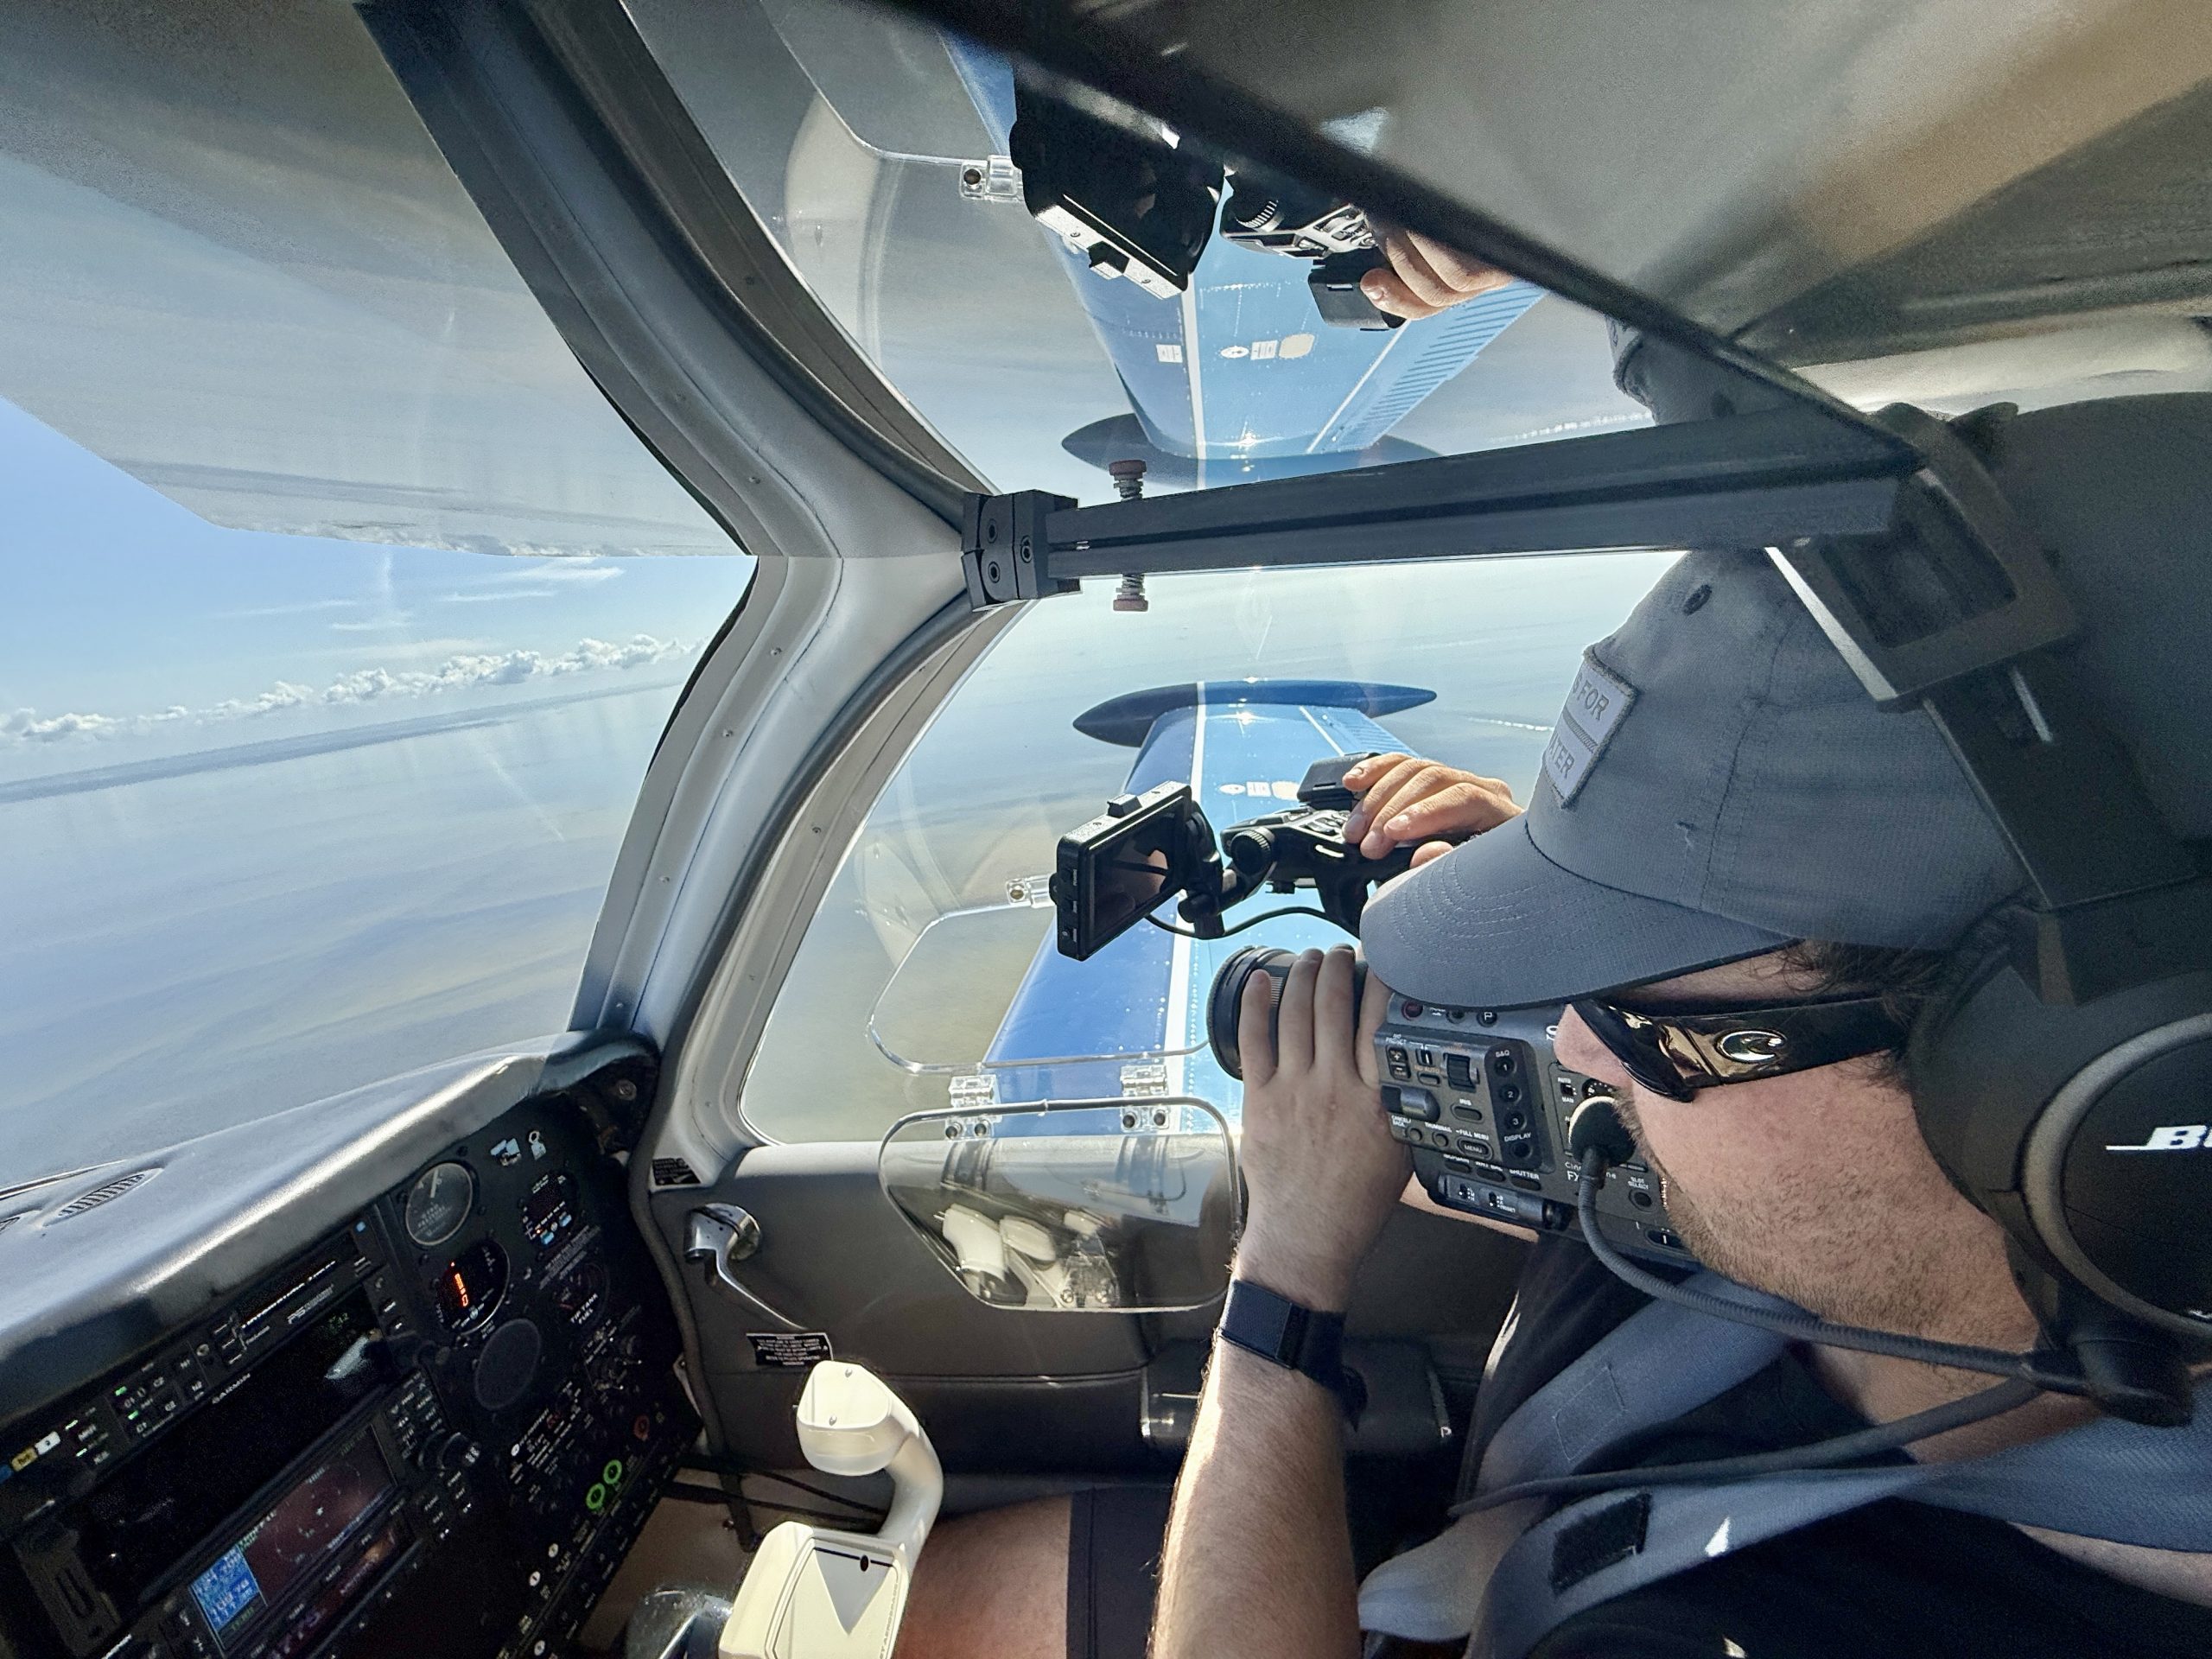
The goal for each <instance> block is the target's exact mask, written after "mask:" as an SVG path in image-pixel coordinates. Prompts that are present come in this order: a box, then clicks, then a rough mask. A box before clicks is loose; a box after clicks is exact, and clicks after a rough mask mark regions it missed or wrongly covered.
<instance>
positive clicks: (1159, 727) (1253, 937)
mask: <svg viewBox="0 0 2212 1659" xmlns="http://www.w3.org/2000/svg"><path fill="white" fill-rule="evenodd" d="M1670 557H1671V555H1668V554H1659V553H1650V554H1620V555H1609V556H1594V557H1587V558H1583V559H1580V560H1577V561H1575V562H1574V563H1573V564H1571V565H1569V566H1567V567H1562V566H1561V564H1560V562H1559V561H1558V560H1556V559H1554V560H1545V561H1539V560H1524V561H1492V562H1473V561H1470V562H1465V563H1446V564H1433V565H1422V566H1418V567H1408V566H1377V567H1369V568H1364V569H1332V570H1280V569H1278V570H1264V571H1263V570H1254V571H1249V572H1237V573H1235V574H1228V575H1197V576H1183V577H1176V578H1172V579H1168V578H1154V580H1153V581H1152V582H1150V583H1149V584H1148V585H1147V594H1146V601H1145V602H1146V605H1147V608H1146V609H1144V610H1142V611H1134V612H1133V611H1128V610H1126V609H1117V608H1116V603H1115V601H1116V586H1115V584H1114V583H1111V582H1094V583H1091V584H1090V585H1089V586H1087V587H1086V588H1085V589H1084V591H1083V592H1082V593H1081V594H1072V595H1067V596H1063V597H1059V598H1055V599H1051V600H1046V601H1042V602H1040V603H1039V604H1038V605H1037V606H1035V607H1033V609H1031V610H1030V611H1029V612H1028V613H1027V614H1026V615H1024V616H1023V617H1022V618H1021V620H1020V622H1019V623H1017V624H1016V625H1015V626H1014V627H1013V628H1012V629H1011V630H1009V631H1008V632H1007V633H1006V634H1005V635H1004V636H1003V637H1002V638H1001V639H1000V640H999V641H998V642H997V644H996V645H995V646H994V647H993V648H992V650H991V652H990V653H989V654H988V656H987V657H985V658H983V660H982V662H981V663H980V664H978V665H977V666H976V668H975V670H974V671H972V672H971V673H970V674H969V677H968V679H967V680H966V681H965V682H964V683H963V685H962V686H961V687H960V689H959V690H958V691H957V693H956V694H955V695H954V696H953V697H952V698H951V699H950V702H947V703H946V705H945V706H944V709H942V710H941V711H940V712H939V714H938V717H937V719H936V721H934V723H933V724H932V725H931V728H930V729H929V731H928V732H927V734H925V736H924V737H923V739H922V741H920V742H919V743H918V745H917V746H916V747H915V748H914V751H913V753H912V754H911V755H910V756H909V757H908V758H907V760H906V763H905V764H904V765H903V766H901V767H900V769H899V772H898V773H897V774H896V775H895V776H894V777H893V779H892V782H891V784H890V786H889V787H888V788H887V790H886V791H885V792H884V794H883V796H882V798H881V799H880V800H879V801H878V802H877V804H876V805H875V807H874V810H873V811H872V812H871V813H870V815H869V817H868V820H867V823H865V825H864V826H863V827H862V829H861V833H860V835H859V836H858V838H857V839H856V840H855V842H854V844H853V846H852V848H851V849H850V850H849V852H848V854H847V855H846V857H845V860H844V862H843V864H842V866H841V868H839V870H838V873H837V875H836V880H834V882H833V883H832V885H831V887H830V889H829V894H828V896H827V898H826V899H824V901H823V906H822V907H821V909H820V911H819V912H817V914H816V916H815V918H814V921H813V923H812V925H810V928H809V930H808V931H807V934H806V938H805V939H804V943H803V944H801V946H800V949H799V952H798V957H797V958H796V959H795V961H794V963H793V964H792V968H791V974H790V976H789V978H788V979H787V980H786V981H785V985H784V988H783V991H782V993H781V995H780V996H779V1000H778V1001H777V1003H776V1005H775V1007H774V1010H773V1012H772V1015H771V1017H770V1020H769V1024H768V1028H767V1031H766V1036H765V1038H764V1039H763V1042H762V1044H761V1046H760V1051H759V1052H758V1054H757V1055H756V1057H755V1058H754V1060H753V1065H752V1069H751V1071H750V1073H749V1074H748V1076H747V1079H746V1082H745V1084H744V1090H743V1097H742V1100H741V1103H740V1105H741V1109H742V1112H743V1115H744V1116H745V1119H746V1121H747V1123H748V1124H749V1125H750V1126H751V1128H752V1129H753V1131H754V1132H755V1133H756V1134H758V1135H764V1136H766V1137H768V1138H770V1139H774V1140H800V1141H816V1140H874V1139H875V1138H877V1137H879V1136H880V1135H882V1134H883V1132H884V1131H885V1130H886V1129H887V1128H888V1127H889V1126H890V1125H891V1124H892V1123H893V1122H895V1121H896V1120H897V1119H898V1118H899V1117H900V1116H903V1115H905V1114H906V1113H908V1112H912V1111H920V1110H930V1109H942V1108H944V1106H946V1105H947V1104H948V1103H963V1102H977V1101H980V1100H988V1099H990V1098H994V1097H995V1098H996V1099H998V1100H1000V1101H1001V1102H1002V1103H1010V1102H1013V1101H1015V1100H1020V1099H1036V1098H1044V1097H1048V1096H1050V1097H1060V1098H1065V1097H1072V1096H1078V1095H1079V1096H1084V1097H1096V1096H1100V1095H1116V1094H1119V1093H1120V1092H1122V1090H1125V1089H1126V1090H1128V1091H1130V1092H1145V1091H1147V1090H1149V1091H1154V1092H1160V1093H1166V1094H1170V1095H1175V1094H1185V1093H1187V1094H1191V1095H1195V1096H1198V1097H1200V1098H1202V1099H1207V1100H1211V1101H1212V1102H1213V1103H1216V1104H1217V1105H1218V1106H1220V1107H1222V1108H1223V1109H1224V1110H1225V1111H1228V1112H1230V1114H1231V1115H1232V1116H1233V1115H1234V1113H1235V1110H1236V1103H1237V1095H1236V1089H1235V1086H1234V1085H1233V1084H1230V1082H1229V1080H1228V1079H1227V1078H1226V1077H1224V1076H1223V1075H1222V1073H1221V1071H1220V1070H1219V1068H1218V1067H1217V1066H1216V1065H1214V1062H1213V1060H1212V1057H1211V1055H1210V1054H1209V1053H1206V1052H1205V1051H1204V1045H1205V1027H1204V1023H1203V1017H1202V1014H1200V1012H1199V1010H1200V1006H1201V1004H1200V1001H1199V1000H1200V999H1202V998H1203V997H1204V995H1205V991H1206V988H1207V987H1208V985H1209V984H1210V983H1211V977H1212V973H1213V968H1214V965H1215V963H1216V962H1217V958H1218V957H1221V956H1223V955H1225V954H1226V953H1227V952H1228V951H1229V950H1232V949H1234V948H1235V947H1236V946H1238V945H1241V944H1278V945H1285V946H1289V947H1294V948H1303V947H1305V946H1306V945H1309V944H1328V943H1332V942H1335V941H1337V940H1339V939H1341V938H1343V937H1344V936H1343V935H1342V934H1341V933H1340V932H1338V931H1336V930H1335V929H1334V928H1332V926H1331V925H1329V924H1328V923H1326V922H1324V921H1319V920H1315V919H1312V918H1302V917H1293V918H1285V919H1283V920H1280V921H1274V922H1268V923H1266V924H1263V925H1261V926H1259V927H1255V928H1254V929H1252V930H1251V931H1248V932H1245V933H1243V934H1240V935H1239V936H1237V937H1236V938H1230V939H1225V940H1221V941H1214V942H1197V941H1187V940H1180V939H1176V938H1172V937H1171V936H1170V935H1167V934H1165V933H1162V932H1159V931H1156V930H1153V929H1150V928H1144V927H1140V928H1137V929H1135V931H1132V932H1130V933H1128V934H1127V935H1124V936H1123V937H1122V938H1121V939H1119V940H1117V941H1116V943H1115V944H1113V945H1111V946H1109V947H1108V948H1107V950H1104V951H1103V952H1101V953H1100V954H1099V955H1097V956H1096V957H1092V958H1091V959H1090V961H1088V962H1084V963H1076V962H1072V961H1070V960H1068V959H1067V958H1065V957H1060V956H1059V955H1058V953H1057V952H1056V950H1054V946H1053V940H1052V922H1053V912H1052V909H1051V907H1050V906H1049V903H1047V902H1046V895H1045V893H1044V878H1046V876H1047V875H1048V874H1050V872H1051V870H1052V863H1053V855H1054V849H1055V848H1056V846H1057V843H1058V839H1059V837H1060V836H1061V835H1062V834H1063V833H1065V831H1067V830H1070V829H1074V828H1075V827H1076V826H1077V825H1078V824H1081V823H1084V821H1085V820H1087V819H1089V818H1090V817H1093V816H1094V815H1096V814H1097V813H1098V812H1099V811H1100V810H1101V809H1102V807H1103V804H1104V803H1105V802H1106V800H1107V799H1108V798H1109V797H1111V796H1114V795H1116V794H1118V793H1120V792H1122V791H1123V790H1125V789H1129V790H1141V789H1144V788H1147V787H1149V786H1151V785H1154V784H1158V783H1160V782H1163V781H1166V780H1168V779H1174V780H1178V781H1184V782H1190V783H1192V784H1194V785H1195V786H1196V794H1197V798H1198V802H1199V804H1200V805H1201V806H1202V807H1203V809H1204V810H1205V813H1206V815H1207V817H1208V818H1209V819H1210V820H1211V823H1212V824H1213V825H1214V827H1215V829H1217V830H1219V829H1225V828H1226V827H1228V826H1229V825H1230V824H1232V823H1237V822H1239V821H1241V820H1243V819H1245V818H1249V817H1257V816H1259V815H1260V814H1262V813H1263V812H1266V811H1269V810H1275V809H1277V808H1279V807H1281V806H1283V805H1285V804H1288V801H1289V798H1291V797H1292V796H1293V795H1294V792H1295V789H1296V785H1297V783H1298V780H1299V779H1300V778H1301V777H1302V776H1303V774H1304V772H1305V771H1306V767H1307V766H1308V765H1309V764H1311V763H1312V762H1313V761H1314V760H1320V759H1323V758H1325V757H1327V756H1330V755H1332V754H1336V753H1343V752H1349V751H1353V750H1357V749H1368V748H1382V747H1391V748H1399V749H1404V750H1407V751H1409V752H1412V753H1422V754H1427V755H1431V756H1433V757H1435V758H1437V759H1440V760H1445V761H1447V762H1449V763H1451V764H1452V765H1455V766H1464V767H1466V768H1468V769H1470V770H1471V771H1475V772H1480V773H1483V774H1484V775H1485V776H1489V777H1495V778H1500V779H1504V780H1506V781H1507V782H1509V783H1510V785H1512V787H1513V791H1514V794H1515V797H1516V799H1519V800H1522V801H1524V802H1525V801H1526V800H1527V799H1528V798H1529V789H1530V787H1531V785H1532V784H1533V782H1534V780H1535V777H1536V775H1537V766H1538V761H1539V759H1540V754H1541V746H1542V744H1543V741H1544V739H1545V737H1546V735H1547V734H1548V732H1549V731H1550V729H1551V725H1552V721H1553V720H1554V716H1556V715H1557V714H1558V712H1559V705H1560V699H1561V697H1562V696H1565V694H1566V690H1567V685H1568V683H1569V682H1570V681H1571V680H1572V679H1573V676H1574V670H1575V665H1576V664H1577V663H1578V662H1579V661H1580V656H1581V651H1582V647H1583V646H1584V645H1586V643H1588V642H1589V641H1590V640H1592V639H1597V638H1599V637H1601V636H1602V635H1604V634H1605V632H1608V631H1610V630H1611V628H1612V627H1613V626H1616V625H1617V624H1618V622H1619V620H1620V619H1621V618H1622V617H1623V616H1624V614H1625V613H1627V611H1628V610H1629V608H1630V606H1632V605H1633V604H1634V602H1635V601H1637V599H1638V598H1640V597H1641V596H1642V595H1643V593H1644V591H1645V590H1646V589H1648V588H1649V587H1650V585H1651V584H1652V582H1654V581H1656V579H1657V577H1658V575H1659V573H1660V571H1661V570H1662V569H1663V568H1664V566H1665V564H1666V563H1667V562H1668V560H1669V558H1670ZM1312 898H1313V895H1312V894H1311V893H1306V894H1304V895H1303V896H1302V897H1300V898H1298V899H1278V898H1275V897H1274V896H1273V895H1262V896H1261V897H1259V898H1256V899H1253V900H1251V901H1250V902H1249V904H1247V905H1246V906H1243V908H1242V909H1241V910H1240V911H1239V912H1236V913H1235V914H1234V915H1232V917H1231V918H1230V919H1231V920H1232V921H1242V920H1244V919H1246V918H1247V917H1248V916H1250V915H1257V914H1259V913H1261V912H1263V911H1265V910H1267V909H1269V908H1271V907H1273V906H1274V905H1275V904H1278V903H1280V904H1291V903H1311V902H1312ZM1163 913H1164V914H1166V916H1167V917H1168V918H1169V919H1172V918H1173V912H1172V908H1171V910H1170V911H1168V912H1163ZM1055 1060H1056V1061H1060V1062H1064V1064H1061V1065H1046V1064H1044V1062H1046V1061H1055ZM1065 1062H1073V1063H1072V1064H1065Z"/></svg>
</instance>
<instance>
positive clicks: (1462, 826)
mask: <svg viewBox="0 0 2212 1659" xmlns="http://www.w3.org/2000/svg"><path fill="white" fill-rule="evenodd" d="M1344 787H1345V788H1346V789H1350V790H1356V791H1358V793H1359V797H1360V801H1359V804H1358V805H1357V807H1355V808H1353V809H1352V812H1351V817H1349V818H1348V819H1347V820H1346V821H1345V823H1344V840H1345V841H1346V842H1349V843H1351V845H1353V846H1356V847H1357V848H1358V849H1359V850H1360V852H1361V854H1362V855H1363V856H1365V857H1368V858H1381V857H1383V855H1385V854H1387V853H1388V852H1389V850H1390V849H1392V848H1394V847H1403V846H1405V845H1407V844H1408V842H1420V843H1421V845H1420V846H1418V847H1417V848H1415V849H1414V867H1415V868H1419V867H1420V866H1421V865H1423V864H1426V863H1427V862H1428V861H1429V860H1430V859H1432V858H1441V857H1442V856H1443V855H1445V854H1446V853H1448V852H1450V851H1451V850H1452V845H1453V844H1454V843H1455V842H1462V841H1465V839H1466V838H1467V837H1468V836H1479V835H1480V834H1482V832H1483V831H1484V830H1485V829H1497V826H1498V825H1499V824H1501V823H1504V822H1505V821H1506V820H1507V819H1509V818H1515V817H1519V816H1520V815H1521V809H1520V807H1519V806H1518V805H1516V804H1515V802H1514V799H1513V791H1511V790H1510V789H1508V788H1507V787H1506V786H1505V785H1503V783H1501V782H1499V781H1498V780H1497V779H1495V778H1483V777H1478V775H1477V774H1475V773H1474V772H1462V771H1460V770H1459V768H1458V767H1457V766H1439V765H1438V764H1437V763H1436V762H1435V761H1433V760H1420V759H1418V758H1416V757H1413V756H1408V755H1403V754H1378V755H1376V756H1375V757H1374V758H1373V759H1372V760H1363V761H1361V762H1360V763H1359V764H1358V765H1357V766H1354V767H1352V768H1351V770H1350V771H1349V772H1345V773H1344Z"/></svg>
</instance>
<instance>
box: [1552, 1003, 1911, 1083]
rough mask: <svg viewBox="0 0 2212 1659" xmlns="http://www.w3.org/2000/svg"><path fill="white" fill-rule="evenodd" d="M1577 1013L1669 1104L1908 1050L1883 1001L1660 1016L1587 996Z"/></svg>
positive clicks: (1663, 1012) (1902, 1029) (1683, 1010)
mask: <svg viewBox="0 0 2212 1659" xmlns="http://www.w3.org/2000/svg"><path fill="white" fill-rule="evenodd" d="M1571 1006H1572V1007H1573V1009H1574V1011H1575V1013H1576V1014H1580V1016H1581V1017H1582V1023H1583V1024H1584V1025H1586V1026H1587V1027H1590V1033H1591V1035H1592V1036H1593V1037H1595V1038H1596V1039H1598V1040H1599V1042H1601V1043H1603V1044H1604V1045H1605V1047H1606V1049H1607V1051H1608V1052H1611V1055H1612V1057H1613V1058H1615V1059H1617V1060H1618V1061H1619V1062H1620V1063H1621V1065H1622V1067H1623V1068H1624V1070H1625V1071H1627V1072H1628V1074H1629V1076H1630V1077H1634V1078H1635V1079H1636V1080H1637V1082H1638V1083H1640V1084H1643V1086H1644V1087H1645V1088H1647V1089H1649V1090H1651V1091H1652V1093H1654V1094H1656V1095H1662V1096H1665V1097H1666V1098H1667V1099H1669V1100H1688V1099H1689V1098H1691V1097H1692V1096H1694V1095H1695V1094H1696V1093H1697V1091H1698V1090H1700V1089H1710V1088H1713V1087H1716V1086H1718V1085H1720V1084H1731V1083H1750V1082H1751V1081H1753V1080H1754V1079H1756V1078H1759V1077H1787V1076H1788V1075H1789V1073H1790V1072H1792V1071H1811V1070H1812V1069H1813V1068H1814V1067H1815V1066H1817V1065H1834V1064H1835V1063H1836V1062H1837V1061H1838V1060H1849V1059H1856V1058H1859V1056H1860V1055H1862V1054H1877V1053H1879V1052H1881V1051H1882V1050H1884V1049H1885V1048H1894V1047H1896V1046H1897V1045H1898V1044H1899V1043H1901V1042H1903V1041H1904V1037H1905V1033H1906V1030H1907V1027H1906V1024H1905V1022H1904V1020H1900V1019H1898V1018H1897V1015H1896V1014H1894V1013H1893V1012H1891V1010H1890V1009H1889V1008H1888V1007H1885V1006H1884V999H1883V998H1881V997H1878V996H1843V997H1832V998H1829V999H1828V1000H1827V1001H1818V1002H1783V1003H1779V1004H1777V1005H1775V1006H1773V1007H1763V1008H1715V1007H1709V1006H1708V1007H1695V1006H1690V1007H1671V1008H1663V1009H1655V1010H1645V1009H1641V1008H1625V1007H1621V1006H1620V1004H1618V1003H1617V1002H1609V1001H1605V1000H1604V999H1603V998H1600V997H1594V996H1585V997H1578V998H1577V999H1576V1000H1575V1001H1574V1002H1573V1004H1572V1005H1571Z"/></svg>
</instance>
